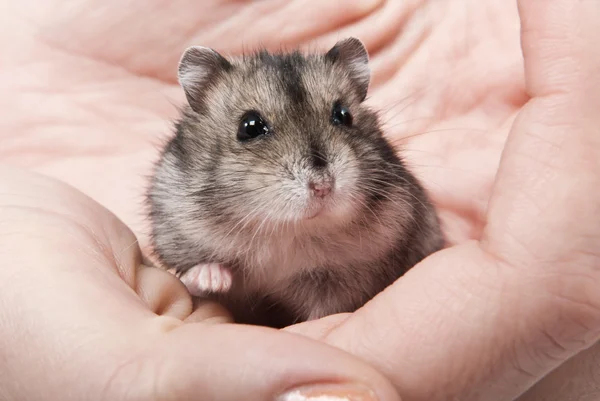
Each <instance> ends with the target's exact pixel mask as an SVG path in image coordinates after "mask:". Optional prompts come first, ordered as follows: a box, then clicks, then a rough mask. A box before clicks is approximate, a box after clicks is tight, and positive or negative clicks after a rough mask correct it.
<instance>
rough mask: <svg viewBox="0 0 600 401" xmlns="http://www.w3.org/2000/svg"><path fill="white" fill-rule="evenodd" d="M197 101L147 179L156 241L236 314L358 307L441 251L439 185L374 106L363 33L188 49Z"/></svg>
mask: <svg viewBox="0 0 600 401" xmlns="http://www.w3.org/2000/svg"><path fill="white" fill-rule="evenodd" d="M179 81H180V83H181V86H182V87H183V90H184V91H185V95H186V98H187V101H188V107H186V108H185V109H184V110H183V113H182V117H181V119H180V120H179V121H178V122H177V123H176V135H175V136H174V137H173V139H171V140H170V141H169V143H168V144H167V145H166V147H165V149H164V151H163V153H162V156H161V159H160V161H159V163H158V165H157V168H156V172H155V175H154V177H153V179H152V184H151V188H150V190H149V195H148V202H149V205H150V217H151V224H152V238H153V243H154V250H155V251H156V255H157V256H158V259H159V260H160V261H161V262H162V264H164V265H165V266H166V267H169V268H174V269H175V270H176V271H177V273H178V274H179V275H180V276H181V277H182V281H183V282H184V283H185V284H186V286H187V287H188V289H189V291H190V293H191V294H193V295H196V296H201V297H212V298H215V299H217V300H218V301H219V302H221V303H223V304H224V305H225V306H227V308H228V309H229V310H231V311H233V313H234V316H235V317H236V321H238V322H246V323H257V324H268V325H271V326H276V327H284V326H288V325H290V324H293V323H297V322H301V321H305V320H313V319H318V318H321V317H324V316H327V315H331V314H335V313H342V312H353V311H355V310H356V309H358V308H359V307H361V306H362V305H364V304H365V303H366V302H367V301H368V300H369V299H371V298H373V297H374V296H375V295H376V294H377V293H379V292H381V291H382V290H383V289H384V288H385V287H387V286H388V285H390V284H392V283H393V282H394V281H395V280H396V279H397V278H398V277H400V276H401V275H402V274H404V273H405V272H406V271H407V270H408V269H410V268H411V267H413V266H414V265H415V264H416V263H418V262H419V261H421V260H422V259H423V258H424V257H426V256H428V255H429V254H431V253H433V252H435V251H437V250H439V249H441V247H442V245H443V238H442V235H441V231H440V225H439V221H438V218H437V215H436V212H435V211H434V209H433V206H432V205H431V202H430V201H429V198H428V195H427V194H426V192H425V190H424V189H423V188H422V186H421V184H420V183H419V182H418V180H417V179H416V178H415V176H413V175H412V174H411V173H410V172H409V171H408V169H407V168H406V167H405V165H404V163H403V162H402V161H401V159H400V158H399V157H398V156H397V154H396V151H395V150H394V149H393V148H392V147H391V145H390V144H389V143H388V141H387V140H386V139H385V137H384V135H383V132H382V130H381V128H380V124H379V121H378V116H377V114H376V113H375V112H373V111H371V110H370V109H369V108H367V107H366V106H365V105H364V103H363V102H364V100H365V98H366V97H367V91H368V87H369V81H370V70H369V65H368V54H367V51H366V49H365V47H364V45H363V44H362V42H361V41H360V40H358V39H356V38H348V39H345V40H342V41H339V42H338V43H337V44H336V45H335V46H333V47H332V48H331V49H330V50H329V51H328V52H326V53H325V54H308V55H303V54H301V53H300V52H298V51H295V52H289V53H277V54H272V53H268V52H266V51H264V50H263V51H258V52H256V53H254V54H251V55H244V56H242V57H238V58H236V59H234V60H227V59H226V58H224V57H223V56H222V55H220V54H219V53H218V52H216V51H215V50H213V49H209V48H206V47H192V48H189V49H188V50H186V52H185V54H184V55H183V57H182V59H181V62H180V65H179Z"/></svg>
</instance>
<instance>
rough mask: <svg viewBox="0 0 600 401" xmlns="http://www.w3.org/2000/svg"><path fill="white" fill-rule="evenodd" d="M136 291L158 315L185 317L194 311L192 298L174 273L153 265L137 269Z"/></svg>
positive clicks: (141, 266)
mask: <svg viewBox="0 0 600 401" xmlns="http://www.w3.org/2000/svg"><path fill="white" fill-rule="evenodd" d="M135 292H136V293H137V294H138V295H139V296H140V298H141V299H142V301H144V303H145V304H146V305H147V306H148V309H150V310H151V311H152V312H154V313H156V314H157V315H164V316H172V317H175V318H177V319H181V320H183V319H185V318H187V317H188V316H189V315H190V314H191V313H192V299H191V297H190V296H189V295H188V293H187V290H186V289H185V287H184V286H183V284H182V283H181V282H179V280H177V278H176V277H174V276H173V275H172V274H170V273H168V272H166V271H164V270H161V269H158V268H156V267H153V266H146V265H140V266H139V267H138V269H137V274H136V283H135Z"/></svg>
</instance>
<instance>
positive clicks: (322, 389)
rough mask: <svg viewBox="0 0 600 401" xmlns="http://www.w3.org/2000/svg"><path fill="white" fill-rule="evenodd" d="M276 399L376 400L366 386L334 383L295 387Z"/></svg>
mask: <svg viewBox="0 0 600 401" xmlns="http://www.w3.org/2000/svg"><path fill="white" fill-rule="evenodd" d="M277 401H377V396H376V395H375V392H373V391H372V390H370V389H368V388H366V387H362V386H351V385H343V384H334V385H315V386H307V387H301V388H297V389H294V390H292V391H290V392H288V393H285V394H284V395H283V396H281V397H280V398H278V400H277Z"/></svg>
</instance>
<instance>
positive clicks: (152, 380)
mask: <svg viewBox="0 0 600 401" xmlns="http://www.w3.org/2000/svg"><path fill="white" fill-rule="evenodd" d="M118 376H119V377H120V380H119V381H118V383H117V382H113V388H111V389H110V390H112V391H110V394H111V395H112V394H119V395H121V394H123V393H126V394H136V396H135V397H134V398H135V399H152V400H198V401H200V400H201V401H211V400H219V401H228V400H231V401H234V400H236V401H237V400H249V401H250V400H257V401H258V400H260V401H263V400H281V401H303V400H328V401H344V400H348V401H375V400H381V401H396V400H399V397H398V395H397V394H396V392H395V390H394V388H393V387H392V385H391V384H390V383H389V382H388V381H387V380H386V379H384V377H383V376H381V375H380V374H379V373H378V372H376V371H375V370H374V369H373V368H371V367H369V366H368V365H366V364H365V363H363V362H361V361H359V360H358V359H356V358H354V357H352V356H350V354H346V353H345V352H343V351H341V350H338V349H336V348H333V347H330V346H328V345H325V344H323V343H321V342H318V341H314V340H310V339H308V338H305V337H303V336H300V335H296V334H291V333H286V332H284V331H277V330H274V329H269V328H264V327H253V326H243V325H234V324H203V323H193V324H185V325H181V326H179V327H177V328H175V329H173V330H171V331H169V332H167V333H165V335H164V336H162V338H160V340H158V341H157V343H155V344H152V346H151V347H149V348H148V349H147V351H146V352H144V353H143V355H140V356H139V357H137V358H135V360H133V361H131V363H129V364H127V365H125V366H123V368H122V369H121V371H120V372H119V374H118ZM116 387H119V388H116Z"/></svg>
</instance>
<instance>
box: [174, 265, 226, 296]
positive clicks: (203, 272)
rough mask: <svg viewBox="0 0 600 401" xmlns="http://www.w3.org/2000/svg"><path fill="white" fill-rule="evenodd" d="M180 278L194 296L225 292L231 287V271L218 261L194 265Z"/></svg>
mask: <svg viewBox="0 0 600 401" xmlns="http://www.w3.org/2000/svg"><path fill="white" fill-rule="evenodd" d="M180 279H181V282H182V283H183V284H185V286H186V287H187V289H188V291H189V293H190V294H192V295H193V296H195V297H201V296H203V295H206V294H209V293H216V292H227V291H229V289H230V288H231V272H230V271H229V270H228V269H227V268H226V267H224V266H222V265H220V264H218V263H206V264H199V265H196V266H194V267H192V268H191V269H189V270H188V271H186V272H185V273H184V274H183V275H182V276H181V278H180Z"/></svg>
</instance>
